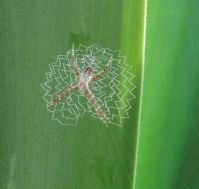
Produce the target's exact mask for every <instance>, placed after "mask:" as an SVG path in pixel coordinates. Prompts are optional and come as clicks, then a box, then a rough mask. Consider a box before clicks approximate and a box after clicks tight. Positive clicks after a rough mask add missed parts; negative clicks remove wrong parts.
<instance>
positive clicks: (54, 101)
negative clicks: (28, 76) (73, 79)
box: [48, 85, 79, 108]
mask: <svg viewBox="0 0 199 189" xmlns="http://www.w3.org/2000/svg"><path fill="white" fill-rule="evenodd" d="M78 89H79V85H72V86H71V87H69V88H68V89H67V90H66V91H63V92H62V93H60V94H59V95H57V96H55V97H53V99H52V101H51V102H50V103H49V104H48V108H51V107H52V106H54V105H55V104H58V103H59V102H60V101H61V100H62V99H63V98H64V97H68V96H70V95H71V94H72V93H74V92H75V91H77V90H78Z"/></svg>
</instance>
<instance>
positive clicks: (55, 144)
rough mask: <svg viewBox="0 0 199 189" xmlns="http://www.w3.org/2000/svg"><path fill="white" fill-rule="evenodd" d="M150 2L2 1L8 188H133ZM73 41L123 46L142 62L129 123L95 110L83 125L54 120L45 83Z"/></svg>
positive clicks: (2, 145)
mask: <svg viewBox="0 0 199 189" xmlns="http://www.w3.org/2000/svg"><path fill="white" fill-rule="evenodd" d="M143 9H144V3H143V1H140V0H139V1H138V0H136V1H130V0H124V1H120V0H110V1H106V0H85V1H82V0H74V1H69V0H66V1H64V0H60V1H52V0H50V1H49V0H48V1H47V0H42V1H40V0H36V1H24V0H21V1H11V0H8V1H2V2H1V8H0V22H1V25H2V26H1V27H0V35H1V45H0V50H1V57H0V62H1V70H0V72H1V75H0V78H1V79H0V82H1V89H2V90H1V91H0V93H1V100H0V101H1V103H0V106H1V114H0V121H1V124H0V130H1V132H0V178H1V179H0V188H2V189H4V188H7V189H45V188H46V189H66V188H67V189H80V188H81V189H83V188H85V189H89V188H90V189H94V188H95V189H102V188H103V189H112V188H114V189H117V188H118V189H127V188H129V189H130V188H132V185H133V170H134V157H135V141H136V130H137V122H138V110H139V107H138V105H139V91H140V87H139V86H140V78H141V67H142V62H143V46H142V45H143V33H144V32H143V23H144V22H143V19H144V11H143ZM132 13H133V14H132ZM131 23H132V25H131ZM129 24H130V25H129ZM73 43H74V45H75V47H78V46H79V44H83V45H87V46H89V45H92V44H97V45H99V46H101V47H103V48H110V49H112V50H121V53H122V55H124V56H126V57H127V59H126V60H127V63H128V64H129V65H133V66H134V71H133V72H134V75H135V76H136V77H135V85H136V86H138V87H137V88H136V89H135V90H134V91H135V93H134V95H135V96H136V99H134V100H133V101H132V102H131V103H132V104H131V106H132V109H131V110H130V112H129V114H130V118H129V119H126V121H124V122H123V128H121V127H117V126H113V127H106V126H105V125H104V124H103V123H102V121H101V120H99V119H96V118H93V117H91V116H90V115H89V114H86V115H85V116H84V117H82V118H81V119H80V120H79V122H78V125H77V126H76V127H68V126H62V125H60V124H59V122H57V121H53V120H51V114H50V113H49V112H48V111H47V110H46V104H45V102H44V100H43V99H42V96H43V93H44V91H43V90H42V89H41V86H40V84H41V83H43V82H44V81H45V80H46V75H45V73H46V72H48V71H49V67H48V64H49V63H52V62H55V61H56V58H57V56H58V55H60V54H66V53H67V51H68V50H69V49H71V47H72V44H73ZM122 79H123V78H122V77H121V80H122ZM127 98H128V97H127Z"/></svg>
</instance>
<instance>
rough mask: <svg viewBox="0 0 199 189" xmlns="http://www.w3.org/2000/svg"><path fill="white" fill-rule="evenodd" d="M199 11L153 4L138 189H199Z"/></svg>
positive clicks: (187, 5)
mask: <svg viewBox="0 0 199 189" xmlns="http://www.w3.org/2000/svg"><path fill="white" fill-rule="evenodd" d="M198 6H199V3H198V1H197V0H191V1H188V0H183V1H180V0H177V1H170V0H168V1H164V0H160V1H148V16H147V43H146V47H147V48H146V65H145V80H144V96H143V106H142V116H141V127H140V141H139V145H138V151H139V152H138V160H137V168H136V170H137V175H136V183H135V189H146V188H147V189H197V188H199V181H198V176H199V169H198V162H199V151H198V145H199V132H198V126H199V125H198V124H199V122H198V115H199V108H198V107H199V106H198V105H199V100H198V99H199V98H198V97H199V93H198V92H199V56H198V52H199V37H198V33H199V25H198V24H197V20H198V18H199V12H198V10H197V8H198Z"/></svg>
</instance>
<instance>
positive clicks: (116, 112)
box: [42, 45, 135, 126]
mask: <svg viewBox="0 0 199 189" xmlns="http://www.w3.org/2000/svg"><path fill="white" fill-rule="evenodd" d="M71 56H72V50H69V51H68V52H67V54H66V55H58V57H57V60H56V62H54V63H51V64H49V68H50V71H49V72H47V73H46V78H47V80H46V81H45V82H44V83H43V84H42V88H43V89H44V90H45V94H44V96H43V99H44V100H45V101H46V107H47V110H48V111H49V112H51V113H52V119H53V120H57V121H58V122H60V123H61V124H62V125H70V126H76V125H77V123H78V118H80V117H82V116H83V115H84V114H85V113H86V112H89V113H90V115H91V116H93V117H95V118H98V119H99V117H98V115H97V114H96V112H95V111H94V109H93V107H92V105H91V104H89V102H88V100H87V98H86V97H85V96H84V94H83V93H81V92H80V91H76V92H74V93H72V94H71V95H70V96H69V97H65V98H63V99H62V100H61V101H60V102H59V103H58V104H55V105H54V106H52V107H50V108H49V107H48V104H49V103H50V102H52V99H53V97H55V96H56V95H59V94H60V93H61V92H63V91H65V90H66V89H67V88H68V87H69V86H71V85H74V84H77V83H78V81H77V79H76V77H75V75H74V73H73V71H72V68H71V64H70V61H71ZM75 56H76V60H77V64H78V67H79V69H80V72H81V73H82V72H83V71H84V70H85V69H86V68H87V67H92V69H93V73H94V75H95V74H96V73H98V72H99V71H100V70H102V69H103V68H104V66H105V65H106V64H107V63H108V61H109V60H110V58H111V57H112V58H113V60H112V63H111V65H110V68H109V70H108V72H107V73H106V75H105V76H104V78H103V79H101V80H98V81H96V82H94V83H92V84H91V85H90V89H91V91H92V93H93V94H94V95H95V98H96V100H97V102H98V104H99V105H100V106H101V108H102V110H103V111H104V112H105V113H106V115H107V116H108V117H109V118H110V120H111V124H114V125H117V126H122V122H123V120H124V119H125V118H129V114H128V112H129V110H130V109H131V101H132V100H133V99H134V98H135V96H134V95H133V90H134V88H135V85H134V84H133V78H134V75H133V69H132V65H129V64H127V63H126V60H125V57H124V56H122V55H121V54H120V51H113V50H111V49H105V48H101V47H99V46H97V45H92V46H84V45H80V46H79V48H78V49H76V50H75Z"/></svg>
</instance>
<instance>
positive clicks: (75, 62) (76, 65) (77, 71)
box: [70, 44, 80, 80]
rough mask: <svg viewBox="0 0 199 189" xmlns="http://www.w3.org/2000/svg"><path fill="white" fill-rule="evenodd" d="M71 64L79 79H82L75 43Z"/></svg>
mask: <svg viewBox="0 0 199 189" xmlns="http://www.w3.org/2000/svg"><path fill="white" fill-rule="evenodd" d="M70 64H71V67H72V70H73V73H74V75H75V77H76V78H77V79H78V80H79V79H80V71H79V68H78V64H77V59H76V57H75V50H74V44H73V45H72V58H71V61H70Z"/></svg>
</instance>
